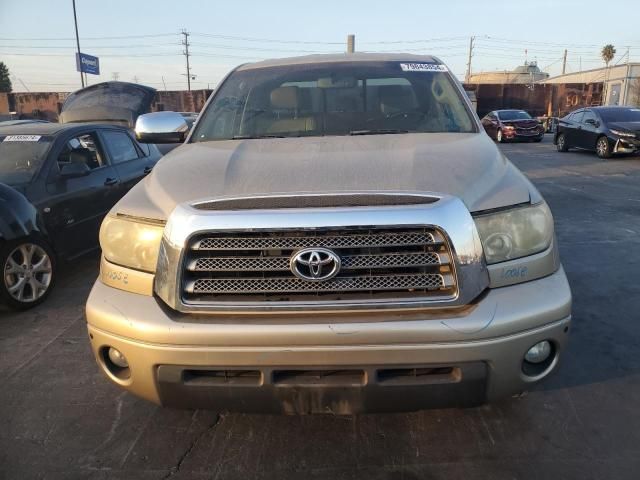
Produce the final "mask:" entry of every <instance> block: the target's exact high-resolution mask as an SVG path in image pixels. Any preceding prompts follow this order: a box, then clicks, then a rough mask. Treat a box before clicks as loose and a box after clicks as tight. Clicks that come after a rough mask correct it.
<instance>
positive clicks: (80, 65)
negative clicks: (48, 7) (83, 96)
mask: <svg viewBox="0 0 640 480" xmlns="http://www.w3.org/2000/svg"><path fill="white" fill-rule="evenodd" d="M72 2H73V23H74V24H75V26H76V45H77V46H78V65H79V67H80V82H81V83H82V88H84V77H83V76H82V62H81V61H80V37H79V36H78V17H77V15H76V0H72Z"/></svg>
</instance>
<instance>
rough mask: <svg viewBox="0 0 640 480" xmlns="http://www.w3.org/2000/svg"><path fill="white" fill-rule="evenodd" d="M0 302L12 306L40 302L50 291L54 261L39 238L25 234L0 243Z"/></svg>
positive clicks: (15, 308) (33, 305)
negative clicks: (17, 238) (0, 276)
mask: <svg viewBox="0 0 640 480" xmlns="http://www.w3.org/2000/svg"><path fill="white" fill-rule="evenodd" d="M0 268H2V274H3V275H2V279H1V280H0V303H3V304H5V305H7V306H8V307H9V308H12V309H14V310H26V309H28V308H33V307H35V306H36V305H39V304H41V303H42V302H44V301H45V300H46V298H47V297H48V296H49V294H50V293H51V290H52V289H53V285H54V281H55V278H56V261H55V256H54V254H53V251H52V250H51V248H50V247H49V246H48V245H47V244H46V243H45V242H44V241H43V240H41V239H39V238H33V237H25V238H22V239H20V240H14V241H10V242H6V243H5V244H3V245H0Z"/></svg>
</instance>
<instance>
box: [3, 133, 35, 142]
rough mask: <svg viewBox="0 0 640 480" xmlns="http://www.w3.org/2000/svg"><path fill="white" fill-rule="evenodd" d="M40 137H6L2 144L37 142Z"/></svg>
mask: <svg viewBox="0 0 640 480" xmlns="http://www.w3.org/2000/svg"><path fill="white" fill-rule="evenodd" d="M41 138H42V135H7V136H6V137H4V140H2V141H3V142H37V141H38V140H40V139H41Z"/></svg>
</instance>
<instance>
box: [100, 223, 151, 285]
mask: <svg viewBox="0 0 640 480" xmlns="http://www.w3.org/2000/svg"><path fill="white" fill-rule="evenodd" d="M163 231H164V225H158V224H157V223H152V222H149V221H145V219H137V218H129V217H123V218H121V217H114V216H111V215H109V216H107V217H106V218H105V219H104V221H103V222H102V226H101V227H100V247H101V248H102V254H103V255H104V257H105V258H106V259H107V260H108V261H109V262H111V263H115V264H117V265H120V266H123V267H128V268H133V269H135V270H142V271H145V272H151V273H153V272H155V270H156V263H157V262H158V251H159V249H160V241H161V240H162V232H163Z"/></svg>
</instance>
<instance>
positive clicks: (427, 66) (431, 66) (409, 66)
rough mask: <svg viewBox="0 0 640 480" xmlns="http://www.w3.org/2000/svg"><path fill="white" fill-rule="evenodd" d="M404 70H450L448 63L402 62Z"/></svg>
mask: <svg viewBox="0 0 640 480" xmlns="http://www.w3.org/2000/svg"><path fill="white" fill-rule="evenodd" d="M400 68H401V69H402V71H403V72H448V71H449V70H448V69H447V66H446V65H441V64H438V63H401V64H400Z"/></svg>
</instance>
